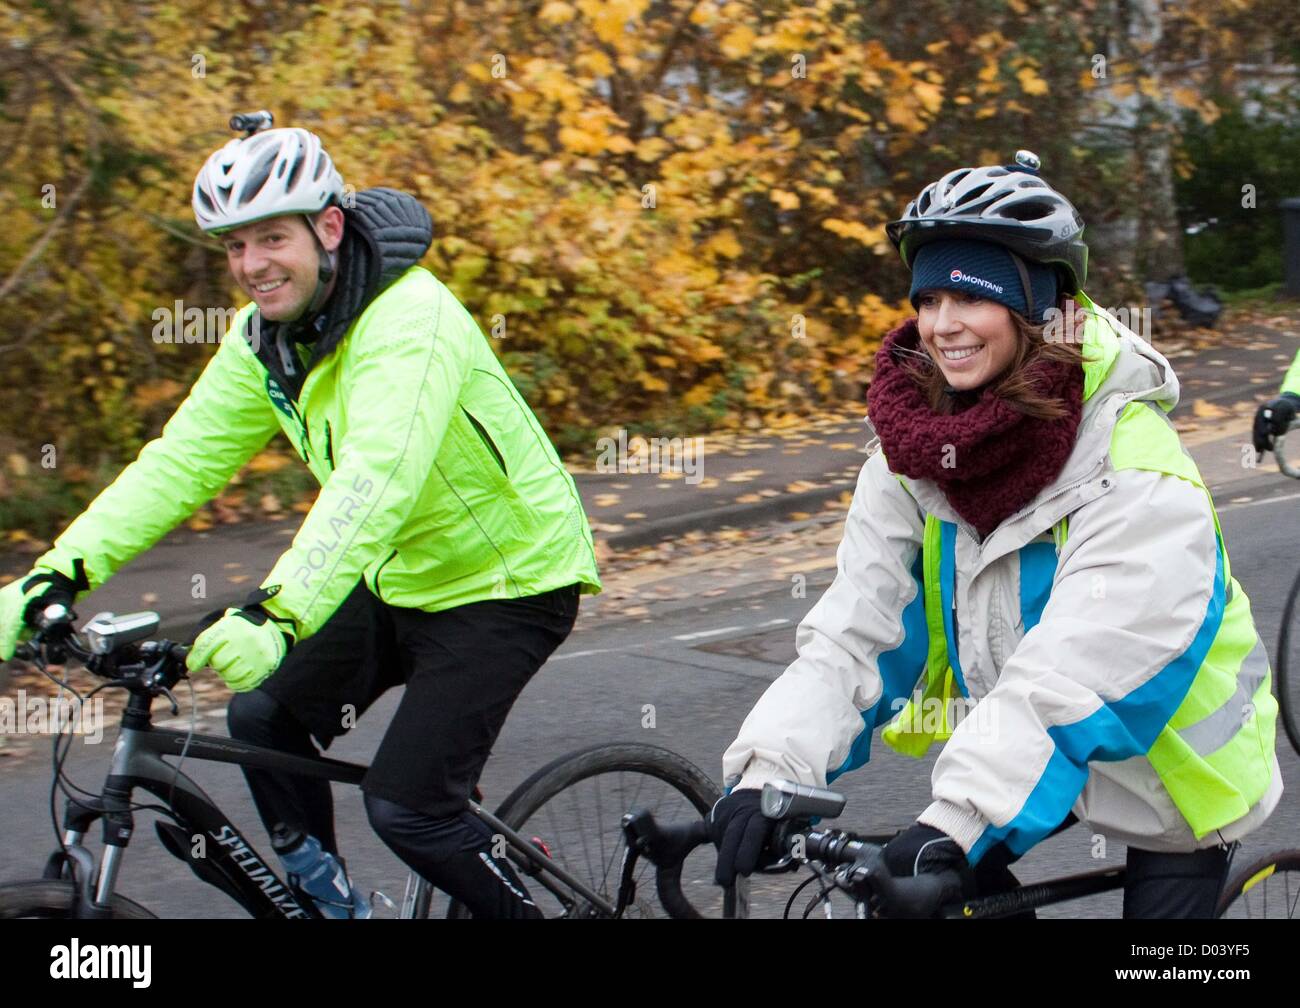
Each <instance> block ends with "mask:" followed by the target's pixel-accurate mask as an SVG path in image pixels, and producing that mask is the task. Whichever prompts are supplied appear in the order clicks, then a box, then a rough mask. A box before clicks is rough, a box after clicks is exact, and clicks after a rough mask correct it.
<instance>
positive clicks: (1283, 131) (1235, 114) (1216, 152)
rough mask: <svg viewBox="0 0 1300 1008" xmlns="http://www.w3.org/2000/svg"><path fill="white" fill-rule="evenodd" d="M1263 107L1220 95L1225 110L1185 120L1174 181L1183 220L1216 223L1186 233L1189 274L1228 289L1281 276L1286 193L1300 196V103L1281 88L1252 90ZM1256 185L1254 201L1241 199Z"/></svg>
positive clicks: (1254, 285) (1259, 284)
mask: <svg viewBox="0 0 1300 1008" xmlns="http://www.w3.org/2000/svg"><path fill="white" fill-rule="evenodd" d="M1253 97H1254V100H1255V101H1257V102H1258V103H1259V104H1260V105H1261V108H1260V110H1259V111H1258V112H1257V113H1256V114H1254V115H1250V116H1247V115H1246V114H1245V112H1244V111H1243V108H1242V103H1241V102H1239V101H1237V100H1235V99H1233V98H1231V97H1228V96H1220V97H1219V98H1218V99H1217V100H1218V103H1219V105H1220V106H1221V107H1222V108H1223V110H1224V111H1223V114H1222V115H1221V116H1220V117H1219V118H1218V119H1216V120H1215V121H1214V122H1212V123H1209V124H1206V123H1203V122H1201V121H1200V119H1198V118H1195V117H1190V118H1189V119H1188V121H1187V122H1186V123H1185V124H1184V129H1183V134H1182V146H1181V150H1180V152H1179V153H1180V156H1181V161H1182V163H1183V164H1185V165H1186V166H1187V167H1186V177H1180V178H1178V179H1177V181H1176V183H1175V192H1176V194H1177V198H1178V210H1179V216H1180V218H1181V220H1182V223H1183V224H1184V226H1192V227H1194V226H1197V225H1204V224H1206V223H1207V222H1209V221H1210V220H1211V219H1212V218H1213V219H1215V220H1216V223H1213V224H1209V225H1208V226H1206V227H1204V229H1203V230H1200V231H1198V232H1197V233H1195V234H1190V235H1188V236H1187V237H1186V238H1185V240H1184V253H1185V256H1186V260H1187V270H1188V275H1189V276H1191V278H1192V279H1193V280H1196V281H1199V282H1204V283H1213V284H1216V285H1217V286H1219V287H1221V288H1223V289H1224V290H1249V289H1251V288H1257V287H1262V286H1265V285H1266V284H1270V283H1277V282H1280V281H1281V280H1282V278H1283V272H1284V267H1283V259H1282V211H1281V208H1280V207H1279V205H1278V204H1279V203H1280V201H1281V200H1284V199H1287V198H1289V197H1300V175H1298V174H1297V172H1296V166H1297V165H1300V107H1297V105H1296V103H1295V102H1294V101H1293V100H1289V99H1288V98H1287V96H1285V95H1283V96H1280V97H1274V98H1264V97H1263V96H1260V95H1255V96H1253ZM1245 185H1251V186H1253V187H1254V191H1255V206H1254V207H1253V208H1252V207H1245V206H1243V205H1242V203H1243V200H1244V198H1245V197H1244V195H1243V192H1242V187H1243V186H1245Z"/></svg>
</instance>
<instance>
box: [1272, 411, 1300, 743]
mask: <svg viewBox="0 0 1300 1008" xmlns="http://www.w3.org/2000/svg"><path fill="white" fill-rule="evenodd" d="M1297 429H1300V420H1295V421H1293V422H1292V423H1291V426H1290V427H1289V428H1288V430H1289V431H1293V430H1297ZM1285 440H1286V435H1285V434H1278V435H1275V436H1274V438H1273V455H1274V457H1275V458H1276V459H1277V467H1278V469H1280V470H1281V471H1282V472H1283V473H1285V474H1286V475H1287V476H1290V477H1291V478H1292V479H1300V468H1297V467H1296V466H1294V465H1292V464H1291V463H1290V462H1288V461H1287V459H1286V456H1285V455H1283V454H1282V447H1283V444H1284V442H1285ZM1297 665H1300V572H1298V573H1297V574H1296V578H1295V581H1294V582H1293V583H1292V585H1291V591H1290V592H1289V593H1288V594H1287V597H1286V604H1285V605H1283V607H1282V625H1281V629H1280V630H1279V631H1278V640H1277V705H1278V710H1279V712H1280V713H1281V715H1282V728H1283V730H1284V731H1285V732H1286V737H1287V739H1288V740H1289V741H1290V742H1291V748H1292V749H1294V750H1295V752H1296V754H1297V755H1300V695H1297V694H1300V673H1298V672H1296V666H1297Z"/></svg>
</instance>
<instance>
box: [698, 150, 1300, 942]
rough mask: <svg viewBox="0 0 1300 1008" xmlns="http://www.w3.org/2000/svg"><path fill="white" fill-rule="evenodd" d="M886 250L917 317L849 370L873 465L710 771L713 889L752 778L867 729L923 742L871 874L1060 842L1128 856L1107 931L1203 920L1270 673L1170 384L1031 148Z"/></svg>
mask: <svg viewBox="0 0 1300 1008" xmlns="http://www.w3.org/2000/svg"><path fill="white" fill-rule="evenodd" d="M887 230H888V233H889V236H890V238H891V240H892V241H893V242H894V244H895V245H896V246H897V247H899V250H900V252H901V254H902V256H903V261H904V263H905V264H906V265H907V267H908V268H909V269H910V270H911V274H912V286H911V300H912V304H913V306H914V307H915V308H916V309H917V317H916V318H915V319H912V320H909V321H908V322H906V323H904V324H903V325H902V326H900V327H898V328H897V329H895V330H894V331H893V332H891V333H889V334H888V335H887V336H886V337H885V340H884V344H883V346H882V348H881V350H880V352H879V353H878V354H877V357H876V372H875V375H874V377H873V379H872V382H871V388H870V392H869V395H868V408H869V411H870V418H871V422H872V424H874V426H875V429H876V432H877V434H878V435H879V439H880V445H881V450H880V451H879V452H877V453H875V454H874V455H873V456H872V457H871V458H870V459H869V460H868V461H867V462H866V464H865V465H864V466H863V468H862V474H861V477H860V479H859V481H858V486H857V490H856V492H855V494H854V497H853V501H852V504H851V505H850V507H849V514H848V518H847V519H846V522H845V528H844V539H843V541H842V542H841V544H840V548H839V553H838V568H839V569H838V573H837V575H836V577H835V580H834V582H833V583H832V584H831V586H830V587H829V588H828V589H827V591H826V594H825V595H824V596H823V597H822V598H821V599H820V600H819V601H818V603H817V604H816V605H815V606H814V607H813V608H812V610H811V611H810V612H809V613H808V615H807V616H806V617H805V618H804V620H803V622H802V623H801V624H800V626H799V628H798V633H797V635H796V644H797V647H798V657H797V658H796V659H795V661H794V663H793V664H791V665H790V667H789V668H788V669H786V671H785V672H784V673H783V674H782V675H781V676H780V677H779V678H778V679H777V680H776V681H775V682H774V683H772V685H771V686H770V687H769V688H768V690H767V691H766V692H765V693H764V694H763V696H762V697H761V698H760V699H759V701H758V702H757V704H756V705H755V706H754V708H753V710H752V711H750V713H749V716H748V717H747V718H746V719H745V722H744V724H743V725H742V726H741V728H740V732H739V734H738V736H737V738H736V739H735V741H734V742H732V744H731V745H730V747H728V749H727V750H726V752H725V754H724V755H723V764H722V768H723V777H724V782H725V783H726V785H727V786H728V787H729V788H730V789H731V790H730V792H729V793H728V794H727V795H726V796H725V797H723V798H722V799H720V800H719V801H718V803H717V804H716V805H715V807H714V809H713V811H712V815H711V824H712V829H713V836H714V839H715V841H716V842H717V844H718V847H719V856H718V868H717V881H718V882H719V883H720V884H723V885H726V884H730V882H731V881H732V879H733V878H734V875H735V874H736V873H740V874H747V873H749V872H751V871H754V870H755V869H756V868H757V867H758V866H759V865H761V864H762V863H763V859H764V848H765V846H766V845H767V843H768V841H769V839H770V837H771V835H772V828H773V824H772V823H771V821H770V820H768V819H766V818H765V817H764V816H763V815H762V814H761V810H760V805H759V795H760V789H761V788H762V786H763V785H764V784H765V783H768V782H770V781H773V780H775V779H780V778H786V779H792V780H795V781H797V782H799V783H803V784H812V785H816V786H822V785H824V784H826V783H827V782H828V781H830V780H833V779H834V778H835V777H836V776H837V775H838V774H841V773H844V772H846V771H848V770H852V769H854V768H855V767H859V766H861V765H863V764H864V763H865V762H866V761H867V759H868V757H869V755H870V751H871V742H872V736H873V734H874V732H875V730H876V729H877V728H881V729H883V731H882V733H881V734H882V738H883V739H884V741H885V742H886V743H887V744H889V745H890V746H891V747H893V748H894V749H896V750H898V751H900V752H902V753H904V754H906V755H910V756H915V757H920V756H923V755H924V754H925V753H926V752H927V750H928V749H929V748H930V747H931V746H932V745H933V744H935V743H942V744H943V749H942V752H941V753H940V754H939V756H938V759H937V760H936V761H935V763H934V771H933V774H932V778H931V799H932V800H931V802H930V804H929V806H928V807H927V808H925V809H924V810H923V811H922V812H921V813H920V815H919V816H917V819H916V821H915V822H914V823H913V824H912V825H911V826H909V827H908V828H907V829H905V830H903V831H902V832H901V833H900V834H899V835H898V836H896V837H895V838H894V839H892V840H891V841H890V842H889V843H888V844H887V845H886V847H885V850H884V859H885V863H886V865H887V866H888V867H889V869H890V870H891V871H892V872H894V873H895V874H897V875H920V874H925V873H944V872H947V871H949V870H951V871H953V872H955V873H956V875H957V876H958V877H960V878H962V879H963V885H962V887H961V890H960V891H954V892H952V893H951V894H950V895H951V896H953V897H954V898H956V897H959V896H961V895H963V894H965V895H987V894H989V893H991V892H998V891H1005V890H1008V889H1011V888H1014V887H1015V886H1017V885H1018V881H1017V879H1016V878H1015V876H1014V874H1013V873H1012V872H1011V871H1010V870H1009V866H1010V865H1011V864H1012V863H1013V862H1015V861H1016V860H1017V859H1018V858H1019V857H1020V856H1021V855H1023V854H1024V853H1025V852H1026V851H1028V850H1029V849H1030V848H1031V847H1033V846H1034V845H1036V844H1037V843H1039V842H1040V841H1042V840H1044V839H1045V838H1047V837H1048V836H1050V835H1052V834H1053V833H1055V832H1058V831H1060V830H1063V829H1065V828H1067V827H1068V826H1070V825H1071V824H1073V823H1075V822H1076V821H1083V822H1085V823H1087V824H1088V827H1089V829H1090V830H1091V831H1095V832H1097V833H1100V834H1102V835H1104V836H1106V837H1107V838H1109V839H1110V840H1112V841H1115V842H1119V843H1123V844H1125V845H1127V848H1128V851H1127V868H1128V871H1127V875H1126V884H1125V889H1124V914H1125V916H1126V917H1210V916H1213V913H1214V909H1215V906H1216V900H1217V897H1218V894H1219V890H1220V888H1221V886H1222V884H1223V881H1224V878H1225V876H1226V874H1227V870H1228V866H1229V862H1230V856H1231V851H1232V849H1233V845H1234V844H1235V842H1236V841H1238V840H1239V839H1240V838H1242V837H1243V836H1246V835H1247V834H1249V833H1250V832H1251V831H1252V830H1254V829H1256V828H1258V827H1259V825H1260V824H1261V823H1263V822H1264V821H1265V819H1267V818H1268V816H1269V815H1270V814H1271V813H1272V811H1273V809H1274V808H1275V807H1276V806H1277V804H1278V801H1279V799H1280V797H1281V793H1282V777H1281V773H1280V770H1279V768H1278V762H1277V757H1276V755H1275V753H1274V723H1275V719H1276V714H1277V703H1276V701H1275V700H1274V699H1273V697H1272V695H1271V694H1270V692H1269V665H1268V656H1267V654H1266V652H1265V650H1264V645H1263V643H1262V642H1261V641H1260V638H1259V635H1258V633H1257V632H1256V628H1255V625H1254V622H1253V619H1252V616H1251V611H1250V603H1249V600H1248V599H1247V598H1246V595H1245V593H1244V592H1243V591H1242V590H1241V586H1240V585H1239V584H1238V583H1237V582H1236V580H1235V579H1234V578H1233V577H1232V572H1231V569H1230V566H1229V560H1228V552H1227V547H1226V544H1225V543H1224V540H1223V537H1222V534H1221V531H1220V528H1219V521H1218V517H1217V515H1216V514H1215V510H1214V505H1213V501H1212V500H1211V498H1210V494H1209V491H1208V490H1207V489H1206V487H1205V484H1204V482H1203V481H1202V480H1201V477H1200V474H1199V473H1198V472H1197V469H1196V465H1195V464H1194V462H1193V461H1192V459H1191V457H1190V456H1189V455H1188V454H1187V452H1186V451H1185V450H1184V449H1183V448H1182V445H1181V444H1180V443H1179V439H1178V435H1177V433H1176V432H1175V431H1174V429H1173V427H1172V426H1171V425H1170V423H1169V421H1168V419H1167V417H1166V414H1167V413H1168V412H1169V411H1170V410H1172V409H1173V408H1174V406H1175V405H1176V404H1177V402H1178V379H1177V377H1176V376H1175V375H1174V372H1173V369H1172V368H1171V367H1170V365H1169V362H1168V361H1167V360H1166V359H1165V358H1164V357H1163V356H1161V355H1160V354H1159V353H1158V352H1157V351H1155V350H1154V349H1153V348H1152V347H1151V346H1150V345H1149V344H1147V343H1146V342H1145V341H1144V340H1142V339H1141V338H1140V337H1139V336H1137V335H1136V334H1134V333H1132V332H1130V331H1129V330H1127V329H1126V328H1124V327H1123V326H1122V325H1120V324H1119V323H1118V322H1117V321H1116V320H1115V319H1114V318H1112V317H1111V316H1110V315H1108V314H1107V313H1105V312H1103V311H1099V310H1097V309H1095V308H1094V307H1093V305H1092V303H1091V301H1090V300H1089V299H1088V298H1087V296H1086V295H1085V294H1084V292H1083V289H1082V287H1083V283H1084V280H1085V276H1086V269H1087V261H1088V260H1087V254H1088V252H1087V246H1086V245H1085V244H1084V242H1083V238H1082V233H1083V221H1082V220H1081V218H1080V217H1079V215H1078V213H1077V211H1075V209H1074V207H1073V206H1072V205H1071V204H1070V202H1069V201H1068V200H1067V199H1066V198H1065V197H1064V196H1062V195H1061V194H1060V193H1059V192H1057V191H1056V190H1055V189H1053V188H1052V187H1051V186H1050V185H1048V184H1047V183H1046V182H1045V181H1044V180H1043V179H1042V178H1041V177H1040V175H1039V173H1038V162H1037V158H1035V157H1033V155H1032V154H1030V153H1029V152H1021V154H1019V155H1017V162H1016V164H1014V165H1005V166H1004V165H989V166H982V167H975V168H961V169H957V170H954V171H952V172H949V173H948V174H946V175H944V176H943V178H941V179H939V180H938V181H936V182H934V183H932V184H930V185H928V186H926V187H925V188H924V189H923V190H922V191H921V193H920V194H919V195H918V196H917V198H916V199H915V200H913V201H912V202H911V203H909V204H908V206H907V208H906V210H905V211H904V214H903V217H902V219H901V220H898V221H895V222H893V223H891V224H890V225H889V226H888V229H887ZM1071 299H1072V300H1073V301H1074V302H1076V303H1077V304H1078V305H1081V306H1082V307H1083V308H1084V309H1086V310H1087V311H1088V312H1089V317H1088V318H1087V321H1086V324H1085V326H1084V329H1083V339H1082V343H1081V344H1076V343H1074V342H1072V341H1071V340H1069V339H1068V338H1066V337H1065V332H1066V329H1065V328H1063V327H1062V326H1061V320H1062V318H1066V319H1068V317H1069V315H1070V314H1071V310H1070V301H1071ZM1053 312H1058V313H1060V314H1056V315H1053ZM1067 326H1068V323H1067ZM914 688H916V689H917V691H918V694H919V695H917V696H914V695H913V689H914ZM966 702H969V703H970V704H971V705H973V706H971V708H970V711H969V713H968V714H967V716H966V717H964V718H961V717H959V715H960V713H961V712H962V710H963V708H964V707H965V706H966Z"/></svg>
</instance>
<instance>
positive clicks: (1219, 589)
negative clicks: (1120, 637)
mask: <svg viewBox="0 0 1300 1008" xmlns="http://www.w3.org/2000/svg"><path fill="white" fill-rule="evenodd" d="M1215 540H1216V542H1217V546H1218V549H1217V551H1216V553H1215V560H1214V590H1213V592H1212V593H1211V595H1210V601H1209V604H1208V605H1207V606H1206V612H1205V618H1204V619H1203V620H1202V621H1201V626H1200V629H1199V630H1197V632H1196V636H1195V637H1194V638H1193V639H1192V642H1191V644H1189V645H1188V647H1187V650H1186V651H1184V652H1183V653H1182V654H1181V655H1179V656H1178V657H1177V658H1175V659H1174V660H1173V661H1172V662H1170V663H1169V664H1168V665H1166V666H1165V667H1164V668H1163V669H1161V670H1160V671H1159V672H1157V673H1156V674H1155V675H1154V676H1152V677H1151V679H1149V680H1148V681H1147V682H1145V683H1143V684H1142V685H1141V686H1139V687H1138V688H1137V689H1135V690H1134V691H1133V692H1132V693H1129V694H1128V695H1127V696H1125V697H1122V698H1120V699H1119V700H1112V701H1106V702H1104V703H1103V705H1102V706H1101V707H1100V708H1099V709H1098V710H1096V711H1094V712H1093V713H1092V714H1090V715H1088V716H1087V717H1086V718H1084V719H1083V720H1082V721H1076V722H1075V723H1073V724H1068V725H1053V726H1052V727H1051V728H1048V729H1047V734H1048V737H1049V738H1051V740H1052V743H1053V745H1054V746H1055V751H1054V752H1053V753H1052V756H1051V758H1050V759H1049V760H1048V761H1047V766H1046V768H1045V769H1044V770H1043V774H1042V776H1041V777H1040V778H1039V779H1038V783H1037V784H1035V785H1034V789H1033V790H1032V791H1031V792H1030V793H1029V797H1028V798H1027V799H1026V800H1025V804H1024V805H1023V806H1022V807H1021V809H1020V811H1019V812H1018V813H1017V814H1016V816H1015V818H1013V819H1012V820H1011V821H1010V822H1009V823H1007V824H1006V825H1005V826H989V827H988V828H987V829H986V830H985V831H984V832H983V833H982V834H981V835H980V838H979V840H977V841H976V842H975V845H974V846H973V847H972V848H971V850H970V853H969V854H968V855H967V860H969V861H970V863H971V864H976V863H977V862H978V861H979V859H980V858H981V857H983V856H984V854H985V853H986V852H987V851H988V849H989V848H990V847H992V846H993V845H995V844H997V843H998V842H999V841H1006V844H1007V846H1008V847H1009V848H1010V849H1011V851H1012V853H1015V854H1023V853H1024V852H1025V851H1027V850H1029V848H1031V847H1033V846H1034V844H1036V843H1038V842H1039V841H1040V840H1042V839H1043V838H1044V837H1046V836H1047V835H1048V834H1049V833H1051V831H1052V830H1054V829H1055V828H1056V827H1057V826H1059V825H1060V824H1061V822H1062V820H1064V819H1065V817H1066V815H1068V814H1069V812H1070V808H1071V806H1073V805H1074V802H1075V800H1076V799H1077V798H1078V797H1079V794H1080V793H1081V792H1082V791H1083V786H1084V784H1085V783H1086V782H1087V780H1088V763H1089V761H1091V760H1108V761H1113V760H1123V759H1129V758H1130V757H1133V756H1140V755H1142V754H1143V753H1145V752H1147V751H1148V750H1149V749H1150V748H1151V746H1152V745H1153V744H1154V743H1155V740H1156V736H1158V735H1159V734H1160V731H1161V729H1162V728H1164V726H1165V725H1166V724H1168V723H1169V719H1170V718H1171V717H1173V715H1174V711H1176V710H1177V709H1178V707H1179V705H1180V704H1181V703H1182V702H1183V698H1184V697H1186V696H1187V693H1188V691H1189V690H1190V689H1191V688H1192V681H1193V680H1194V679H1195V678H1196V673H1197V671H1198V670H1199V669H1200V667H1201V665H1202V663H1203V662H1204V661H1205V656H1206V654H1207V653H1208V652H1209V650H1210V645H1211V644H1212V643H1213V641H1214V638H1215V637H1216V636H1217V635H1218V632H1219V625H1220V624H1221V623H1222V621H1223V610H1224V606H1225V597H1224V581H1223V541H1222V540H1221V539H1219V536H1218V533H1217V532H1216V533H1215Z"/></svg>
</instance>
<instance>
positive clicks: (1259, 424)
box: [1251, 350, 1300, 458]
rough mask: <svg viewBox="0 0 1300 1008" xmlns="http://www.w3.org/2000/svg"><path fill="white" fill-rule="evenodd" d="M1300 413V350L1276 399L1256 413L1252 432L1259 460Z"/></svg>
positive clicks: (1263, 404) (1270, 449) (1263, 405)
mask: <svg viewBox="0 0 1300 1008" xmlns="http://www.w3.org/2000/svg"><path fill="white" fill-rule="evenodd" d="M1297 412H1300V350H1297V351H1296V355H1295V360H1293V361H1292V362H1291V366H1290V367H1289V368H1288V369H1287V372H1286V374H1285V375H1284V376H1283V378H1282V387H1281V389H1279V390H1278V394H1277V397H1276V398H1273V399H1270V400H1269V401H1268V402H1266V403H1262V404H1261V405H1260V407H1259V409H1257V410H1256V411H1255V425H1254V428H1253V430H1252V432H1251V434H1252V437H1253V440H1254V442H1255V451H1256V452H1257V453H1258V456H1257V457H1258V458H1262V457H1263V455H1264V453H1265V452H1270V451H1272V450H1273V439H1274V438H1275V437H1277V436H1278V435H1279V434H1285V433H1286V432H1287V429H1288V428H1289V427H1290V426H1291V424H1292V423H1294V422H1295V418H1296V414H1297Z"/></svg>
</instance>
